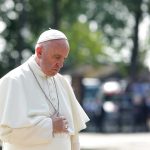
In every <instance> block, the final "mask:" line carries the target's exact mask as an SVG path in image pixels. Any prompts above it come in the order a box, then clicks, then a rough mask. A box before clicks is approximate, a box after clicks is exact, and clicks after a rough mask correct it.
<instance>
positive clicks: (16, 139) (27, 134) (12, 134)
mask: <svg viewBox="0 0 150 150" xmlns="http://www.w3.org/2000/svg"><path fill="white" fill-rule="evenodd" d="M52 128H53V127H52V120H51V119H50V118H45V119H43V120H42V121H40V122H39V123H37V124H36V125H35V126H32V127H26V128H16V129H12V128H10V127H8V126H0V138H1V140H2V141H3V142H9V143H13V144H20V145H35V144H44V143H49V142H50V141H51V140H52V137H53V134H52V132H53V131H52Z"/></svg>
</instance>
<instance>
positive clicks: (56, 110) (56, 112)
mask: <svg viewBox="0 0 150 150" xmlns="http://www.w3.org/2000/svg"><path fill="white" fill-rule="evenodd" d="M28 66H29V69H30V70H31V72H32V74H33V76H34V78H35V80H36V82H37V84H38V86H39V88H40V89H41V91H42V93H43V94H44V96H45V97H46V100H47V101H48V103H50V105H51V106H52V107H53V109H54V111H55V113H54V115H59V97H58V91H57V87H56V81H55V78H54V77H52V80H53V84H54V87H55V91H56V96H57V100H58V106H57V108H56V107H55V106H54V105H53V103H52V102H51V99H52V98H51V96H50V93H49V97H50V98H49V97H48V96H47V94H46V92H45V91H44V89H43V88H42V86H41V84H40V82H39V80H38V79H37V77H36V75H35V73H34V71H33V70H32V68H31V66H30V65H29V64H28ZM47 82H48V81H47ZM47 84H48V83H47ZM48 90H49V86H48Z"/></svg>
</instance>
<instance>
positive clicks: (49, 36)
mask: <svg viewBox="0 0 150 150" xmlns="http://www.w3.org/2000/svg"><path fill="white" fill-rule="evenodd" d="M57 39H66V40H67V37H66V36H65V34H64V33H62V32H61V31H58V30H55V29H50V30H47V31H44V32H43V33H42V34H41V35H40V36H39V39H38V40H37V43H42V42H46V41H49V40H57Z"/></svg>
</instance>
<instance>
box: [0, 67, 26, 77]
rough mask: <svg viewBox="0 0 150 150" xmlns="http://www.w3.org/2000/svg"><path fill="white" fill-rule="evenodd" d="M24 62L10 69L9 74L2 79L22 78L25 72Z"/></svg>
mask: <svg viewBox="0 0 150 150" xmlns="http://www.w3.org/2000/svg"><path fill="white" fill-rule="evenodd" d="M23 68H25V67H24V64H22V65H20V66H18V67H16V68H14V69H12V70H10V71H9V72H8V73H7V74H5V75H4V76H3V77H2V78H1V79H0V80H3V79H7V80H9V79H18V78H20V77H21V76H22V75H23V74H24V73H23V72H24V69H23Z"/></svg>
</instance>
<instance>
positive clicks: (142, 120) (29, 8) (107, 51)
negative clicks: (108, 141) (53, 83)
mask: <svg viewBox="0 0 150 150" xmlns="http://www.w3.org/2000/svg"><path fill="white" fill-rule="evenodd" d="M48 28H55V29H59V30H61V31H63V32H64V33H65V34H66V35H67V37H68V39H69V43H70V47H71V51H70V54H69V58H68V59H67V61H66V62H65V65H64V68H63V69H62V70H61V73H62V74H63V75H64V76H65V77H66V78H67V79H68V80H69V81H70V82H71V84H72V86H73V89H74V91H75V94H76V96H77V99H78V101H79V103H80V104H81V105H82V107H83V108H84V110H85V111H86V113H87V114H88V116H89V117H90V119H91V121H90V122H89V123H88V127H87V129H86V130H84V131H83V134H84V133H88V134H90V133H91V134H93V133H96V134H106V133H107V134H110V133H111V134H114V133H122V134H124V133H134V134H135V133H139V132H140V133H141V132H142V133H143V132H144V133H148V132H149V131H150V0H132V1H131V0H36V1H34V0H0V77H2V76H3V75H4V74H6V73H7V72H8V71H10V70H11V69H13V68H15V67H17V66H18V65H20V64H22V63H23V62H24V61H26V60H27V59H28V58H29V57H30V56H31V55H32V54H33V53H34V46H35V43H36V40H37V38H38V36H39V35H40V34H41V33H42V32H43V31H44V30H46V29H48ZM81 134H82V133H81ZM83 138H84V137H83ZM128 150H129V149H128Z"/></svg>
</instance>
